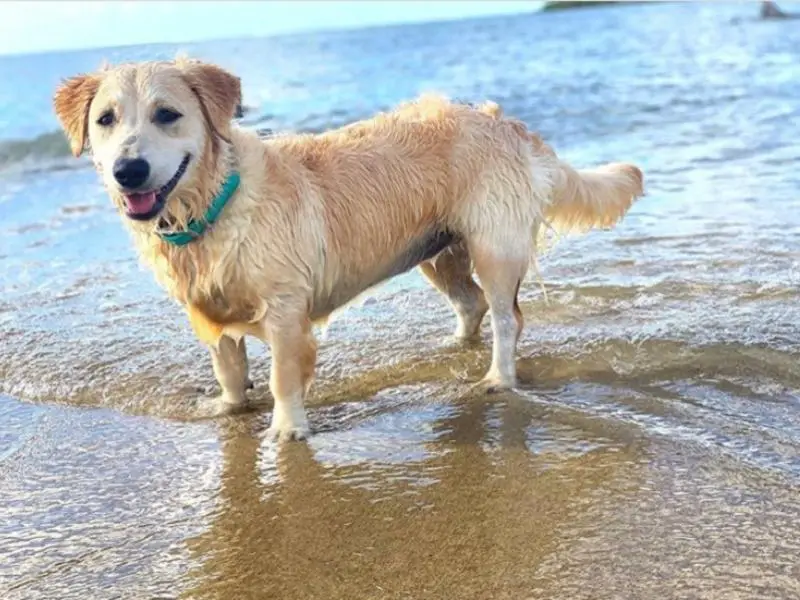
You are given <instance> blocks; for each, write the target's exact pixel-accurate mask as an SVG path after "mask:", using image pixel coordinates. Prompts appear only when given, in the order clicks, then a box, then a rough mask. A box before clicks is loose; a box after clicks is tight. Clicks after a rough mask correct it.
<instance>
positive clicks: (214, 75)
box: [178, 59, 242, 135]
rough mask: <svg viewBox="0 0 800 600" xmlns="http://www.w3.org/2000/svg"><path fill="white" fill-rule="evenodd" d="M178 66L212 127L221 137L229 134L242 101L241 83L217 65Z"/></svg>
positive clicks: (191, 62)
mask: <svg viewBox="0 0 800 600" xmlns="http://www.w3.org/2000/svg"><path fill="white" fill-rule="evenodd" d="M178 64H179V65H180V67H181V70H182V72H183V76H184V78H185V79H186V81H187V82H188V84H189V87H190V88H191V89H192V91H193V92H194V93H195V94H196V95H197V98H198V99H199V100H200V106H201V107H202V109H203V113H204V115H205V117H206V120H207V121H208V123H209V125H210V126H211V128H212V129H213V130H214V131H215V132H216V133H217V134H218V135H225V134H227V133H228V132H229V131H230V126H231V121H232V120H233V118H234V116H235V115H236V110H237V108H238V107H239V105H240V104H241V102H242V83H241V80H240V79H239V78H238V77H236V76H235V75H233V74H231V73H229V72H228V71H226V70H225V69H222V68H220V67H217V66H216V65H211V64H208V63H203V62H200V61H195V60H188V59H184V60H180V61H178Z"/></svg>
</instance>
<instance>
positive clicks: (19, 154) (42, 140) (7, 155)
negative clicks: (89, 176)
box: [0, 130, 70, 166]
mask: <svg viewBox="0 0 800 600" xmlns="http://www.w3.org/2000/svg"><path fill="white" fill-rule="evenodd" d="M69 154H70V151H69V144H68V143H67V138H66V137H65V136H64V134H63V133H62V132H61V131H60V130H57V131H51V132H50V133H44V134H42V135H40V136H37V137H35V138H33V139H30V140H8V141H5V142H0V166H4V165H7V164H11V163H20V162H24V161H26V160H28V159H31V158H40V159H48V158H50V159H53V158H60V157H63V156H69Z"/></svg>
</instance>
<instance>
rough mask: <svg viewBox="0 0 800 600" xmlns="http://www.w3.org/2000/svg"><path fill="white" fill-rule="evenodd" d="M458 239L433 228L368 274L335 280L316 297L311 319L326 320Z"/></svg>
mask: <svg viewBox="0 0 800 600" xmlns="http://www.w3.org/2000/svg"><path fill="white" fill-rule="evenodd" d="M456 241H458V237H457V236H456V234H454V233H453V232H451V231H442V230H438V229H437V230H432V231H431V232H429V233H428V234H427V235H424V236H422V237H420V238H417V239H415V240H414V241H413V242H412V243H410V244H409V245H408V246H407V247H406V248H405V249H404V250H403V251H402V252H400V253H398V254H396V255H395V256H394V258H393V259H392V260H391V261H389V262H388V263H387V262H384V263H383V264H381V265H377V266H376V267H375V268H374V269H372V270H371V271H370V272H369V273H367V274H364V273H358V274H356V275H355V276H351V277H348V278H346V279H343V280H338V281H336V282H334V284H333V286H332V288H331V289H330V291H329V292H328V293H327V294H325V295H324V296H318V297H316V298H315V299H314V306H313V308H312V311H311V320H312V321H324V320H325V319H327V317H328V316H329V315H330V314H331V313H332V312H334V311H335V310H337V309H339V308H342V307H343V306H345V305H347V304H349V303H350V302H352V301H353V299H355V298H356V297H357V296H359V295H361V294H363V293H364V292H366V291H367V290H369V289H370V288H373V287H375V286H377V285H380V284H381V283H384V282H385V281H388V280H389V279H391V278H393V277H396V276H398V275H401V274H403V273H405V272H407V271H410V270H411V269H413V268H414V267H416V266H418V265H420V264H421V263H423V262H425V261H427V260H430V259H432V258H433V257H435V256H436V255H437V254H439V253H440V252H442V251H443V250H445V249H446V248H447V247H448V246H450V245H452V244H453V243H455V242H456ZM345 270H347V269H346V268H345Z"/></svg>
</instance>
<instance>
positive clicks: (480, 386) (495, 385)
mask: <svg viewBox="0 0 800 600" xmlns="http://www.w3.org/2000/svg"><path fill="white" fill-rule="evenodd" d="M516 387H517V381H516V380H515V379H507V378H505V379H504V378H502V377H498V376H496V375H491V374H490V375H486V377H484V378H483V379H481V380H480V381H479V382H477V383H475V384H474V385H473V386H472V389H473V390H474V391H476V392H483V393H485V394H498V393H500V392H503V391H508V390H513V389H514V388H516Z"/></svg>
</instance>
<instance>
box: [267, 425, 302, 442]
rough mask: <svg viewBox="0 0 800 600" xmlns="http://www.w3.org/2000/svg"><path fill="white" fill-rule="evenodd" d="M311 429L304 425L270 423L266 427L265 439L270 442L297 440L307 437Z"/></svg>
mask: <svg viewBox="0 0 800 600" xmlns="http://www.w3.org/2000/svg"><path fill="white" fill-rule="evenodd" d="M310 434H311V430H310V429H309V428H308V426H305V427H300V426H298V427H277V426H273V425H270V427H269V429H267V439H268V440H269V441H271V442H293V441H296V442H299V441H301V440H304V439H306V438H308V436H309V435H310Z"/></svg>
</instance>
